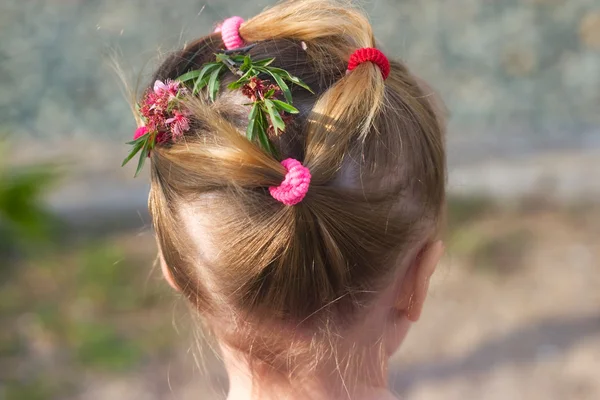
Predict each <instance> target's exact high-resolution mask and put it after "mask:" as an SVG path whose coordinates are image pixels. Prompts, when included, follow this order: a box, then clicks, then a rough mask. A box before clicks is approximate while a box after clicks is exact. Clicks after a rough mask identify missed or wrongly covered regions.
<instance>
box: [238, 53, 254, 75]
mask: <svg viewBox="0 0 600 400" xmlns="http://www.w3.org/2000/svg"><path fill="white" fill-rule="evenodd" d="M250 68H252V59H251V58H250V56H245V57H244V63H243V64H242V66H241V67H240V70H241V71H242V72H246V71H248V70H249V69H250Z"/></svg>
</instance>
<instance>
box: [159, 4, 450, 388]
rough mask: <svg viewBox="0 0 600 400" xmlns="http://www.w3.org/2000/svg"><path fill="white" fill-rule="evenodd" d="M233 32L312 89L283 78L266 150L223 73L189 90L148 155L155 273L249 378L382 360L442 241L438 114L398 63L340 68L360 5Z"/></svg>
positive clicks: (205, 50) (213, 43)
mask: <svg viewBox="0 0 600 400" xmlns="http://www.w3.org/2000/svg"><path fill="white" fill-rule="evenodd" d="M239 35H240V37H241V38H242V39H243V41H244V43H245V45H247V44H252V45H253V47H251V48H250V49H249V50H248V51H247V54H248V55H249V56H251V58H252V59H253V60H261V59H267V58H274V62H273V64H272V65H273V66H275V67H278V68H281V69H284V70H286V71H288V72H289V73H290V74H291V75H293V76H296V77H299V78H300V79H301V80H302V81H304V82H305V83H306V84H307V85H308V86H309V87H310V88H311V89H312V91H313V92H314V93H311V92H309V91H307V90H306V89H304V88H302V87H301V86H298V85H291V86H290V88H291V90H292V95H293V105H294V106H295V107H296V108H297V109H298V110H299V114H296V115H293V116H291V117H290V116H287V117H286V129H285V132H283V133H280V134H279V135H277V136H275V135H271V136H270V141H271V144H272V145H273V147H275V152H274V154H277V156H273V155H272V154H271V153H269V152H266V151H265V150H264V149H263V148H262V147H261V146H260V145H259V143H257V142H252V141H250V140H248V139H247V138H246V135H245V132H246V129H247V126H248V115H249V113H250V106H248V105H247V103H248V98H247V97H245V96H244V95H243V94H242V93H241V92H240V90H237V89H236V90H232V89H228V88H227V85H228V84H229V83H231V82H233V81H235V80H236V79H237V78H238V76H236V75H235V74H234V73H229V72H227V73H226V74H225V75H224V77H223V80H222V82H221V87H220V90H219V92H218V93H219V94H218V96H217V98H216V100H215V101H214V102H213V101H211V100H210V99H209V98H208V95H207V94H206V93H205V91H201V92H200V93H199V94H198V95H196V96H194V98H193V99H188V100H186V101H187V107H188V109H189V110H190V112H191V114H190V115H189V125H190V127H189V129H188V130H187V131H186V132H185V133H184V137H183V140H178V141H176V142H173V143H168V144H164V145H157V146H156V147H155V148H154V149H153V150H152V152H151V154H150V159H151V177H152V178H151V179H152V185H151V193H150V211H151V214H152V217H153V223H154V227H155V229H156V235H157V240H158V244H159V247H160V249H161V255H162V260H163V267H164V271H165V275H166V276H167V278H168V279H169V280H170V281H171V282H172V284H173V286H174V287H176V288H177V290H179V291H180V292H181V293H182V294H183V295H184V296H185V297H186V298H187V299H188V300H189V302H190V303H191V304H192V305H193V307H194V308H195V309H196V310H197V311H198V313H199V315H200V316H201V317H202V319H203V321H204V322H205V324H206V325H207V327H209V328H210V329H211V330H212V331H213V332H214V335H215V337H216V338H217V339H218V341H219V343H220V345H221V347H222V348H223V349H224V351H225V352H226V353H227V354H235V355H236V358H238V359H240V358H242V359H243V360H244V363H247V365H249V366H251V370H252V373H253V374H254V377H255V378H258V377H260V376H266V375H269V376H271V377H273V376H278V377H280V378H282V379H281V380H280V382H287V383H291V382H294V381H298V382H299V381H301V380H302V379H303V378H306V377H308V376H311V374H313V375H314V374H315V373H316V374H321V375H320V376H328V375H327V371H329V372H331V371H330V370H331V368H332V366H335V368H336V370H337V371H338V372H336V374H338V375H339V376H340V377H342V378H344V379H347V378H350V375H352V374H355V375H356V374H358V372H357V371H359V370H360V368H362V367H364V366H365V365H367V364H369V363H370V364H369V365H371V364H374V365H376V366H377V367H378V368H381V366H384V365H385V360H386V359H387V357H388V356H389V355H390V354H391V352H393V351H394V350H395V348H396V347H397V345H398V344H399V341H400V339H401V337H402V336H403V333H404V331H405V330H406V322H407V321H408V320H415V319H416V318H418V314H419V312H420V307H421V305H422V302H423V300H424V296H425V293H426V284H427V280H428V278H429V276H430V275H431V273H432V272H433V267H434V266H435V264H436V263H437V259H439V256H440V251H441V250H440V245H439V244H437V243H436V242H435V239H436V234H437V230H438V226H439V221H440V219H441V216H442V213H443V205H444V195H445V171H446V170H445V154H444V126H443V121H442V119H441V117H440V114H439V113H438V111H437V109H436V107H435V105H434V102H433V100H432V99H433V96H432V93H431V92H430V91H429V90H428V89H427V88H426V87H425V86H424V85H423V84H422V82H420V81H419V80H418V79H417V78H416V77H415V76H414V75H413V74H412V73H411V72H409V70H408V69H407V67H406V66H405V65H404V64H403V63H401V62H399V61H394V60H390V64H391V69H390V72H389V76H388V77H387V79H384V76H383V75H384V74H382V70H381V69H380V67H378V66H377V65H376V64H374V63H372V62H364V63H361V64H360V65H358V66H356V68H354V69H353V70H352V71H350V72H347V69H348V62H349V59H350V57H351V55H352V54H353V53H354V52H355V51H356V50H357V49H359V48H364V47H376V43H375V38H374V36H373V32H372V28H371V26H370V24H369V22H368V20H367V19H366V18H365V16H364V15H363V14H362V13H361V12H360V11H358V10H356V9H354V8H352V7H349V6H348V5H345V4H342V3H339V2H336V1H333V0H304V1H289V2H284V3H281V4H278V5H276V6H274V7H273V8H270V9H268V10H266V11H264V12H262V13H261V14H259V15H258V16H256V17H254V18H252V19H250V20H248V21H246V22H245V23H243V24H242V25H241V27H240V28H239ZM224 48H225V44H224V42H223V36H222V34H221V33H220V32H216V33H213V34H211V35H209V36H206V37H203V38H201V39H199V40H197V41H195V42H193V43H191V44H189V45H187V46H186V47H185V48H184V49H182V50H180V51H177V52H174V53H173V54H172V55H171V56H170V57H168V59H167V60H166V61H165V62H164V63H163V64H162V65H161V66H160V68H159V69H158V71H157V72H156V74H155V79H154V80H161V81H167V80H169V79H172V80H175V79H177V78H178V77H179V76H181V75H182V74H184V73H187V72H189V71H193V70H198V69H200V68H202V66H203V65H204V64H206V63H208V62H213V61H214V60H215V54H216V53H222V51H223V49H224ZM154 80H153V82H154ZM286 158H294V159H296V160H299V161H300V162H302V164H303V165H304V166H305V167H307V168H308V170H309V171H310V174H311V176H312V178H311V182H310V186H309V189H308V192H307V194H306V196H305V197H304V198H303V199H302V201H301V202H299V203H298V204H296V205H293V206H289V205H285V204H282V203H281V202H279V201H277V200H275V199H274V198H273V197H272V196H271V194H270V192H269V187H272V186H277V185H279V184H280V183H281V182H282V181H283V180H284V176H285V174H286V169H285V168H284V167H283V166H282V165H281V163H280V161H281V160H283V159H286ZM226 359H227V356H226ZM322 373H325V374H322ZM355 378H357V379H363V378H364V379H367V378H368V377H364V376H363V377H362V378H358V377H356V376H355Z"/></svg>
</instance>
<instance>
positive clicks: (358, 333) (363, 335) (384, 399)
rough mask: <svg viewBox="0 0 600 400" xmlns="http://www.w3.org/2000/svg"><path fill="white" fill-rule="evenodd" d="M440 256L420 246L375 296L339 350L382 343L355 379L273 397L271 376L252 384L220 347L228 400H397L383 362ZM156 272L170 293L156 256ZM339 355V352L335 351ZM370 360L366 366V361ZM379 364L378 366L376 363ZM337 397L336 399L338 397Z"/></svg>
mask: <svg viewBox="0 0 600 400" xmlns="http://www.w3.org/2000/svg"><path fill="white" fill-rule="evenodd" d="M443 253H444V245H443V243H442V242H441V241H435V242H431V243H429V244H426V245H423V246H422V247H421V248H420V250H419V251H418V252H416V254H412V255H411V256H410V257H409V260H411V261H409V263H410V265H409V266H408V268H407V269H406V268H398V270H399V271H400V270H401V271H405V272H404V273H402V274H398V276H397V277H396V278H395V280H394V281H393V282H392V283H391V284H390V285H389V286H388V287H387V288H386V289H384V290H382V292H381V293H380V295H379V296H378V299H377V301H375V302H374V304H373V305H372V306H371V307H372V308H371V309H370V310H368V312H367V313H365V315H367V317H365V319H364V320H363V321H361V323H358V324H356V326H355V327H353V328H351V329H350V330H349V331H348V332H347V335H345V338H344V340H346V341H347V343H346V344H345V345H343V347H345V348H353V346H356V345H357V344H358V345H359V346H362V348H376V347H377V348H380V347H378V346H379V345H381V344H383V348H384V349H385V355H386V356H387V358H386V359H385V360H383V361H382V360H381V357H380V353H377V352H373V354H372V355H369V354H368V352H367V356H366V359H364V360H363V362H362V363H361V365H359V366H357V367H356V370H355V371H352V372H353V376H356V377H357V379H356V380H355V381H354V382H352V383H350V382H343V384H342V383H341V382H340V379H339V375H336V374H324V373H322V372H321V373H318V372H315V374H314V376H312V377H309V378H308V379H306V380H303V381H302V383H301V386H298V385H296V386H294V387H291V386H289V385H288V386H287V388H286V386H278V389H277V393H276V394H274V393H273V392H274V389H273V381H274V380H273V377H269V376H262V377H260V378H256V377H255V378H254V379H252V374H251V370H250V368H249V365H248V364H247V362H246V361H245V358H244V357H242V356H241V355H240V354H237V353H236V352H235V351H234V350H233V349H231V348H228V347H227V346H225V345H223V344H221V346H220V347H221V352H222V357H223V361H224V364H225V367H226V369H227V372H228V375H229V382H230V388H229V393H228V396H227V400H252V399H262V400H271V399H273V400H275V399H278V400H300V399H302V400H306V399H307V398H309V399H312V400H338V399H339V400H342V399H343V400H393V399H397V397H395V396H394V395H393V394H392V392H391V391H390V390H389V389H388V385H387V370H388V365H387V364H388V359H389V357H391V356H392V355H393V354H394V353H395V352H396V351H397V350H398V348H399V347H400V345H401V344H402V342H403V341H404V338H405V337H406V335H407V333H408V331H409V329H410V327H411V325H412V324H413V323H415V322H417V321H418V320H419V318H420V316H421V313H422V311H423V305H424V303H425V299H426V297H427V291H428V289H429V281H430V278H431V276H432V275H433V272H434V271H435V268H436V266H437V264H438V262H439V260H440V258H441V257H442V255H443ZM161 269H162V271H163V274H164V276H165V279H166V280H167V282H168V283H169V284H170V285H171V286H172V287H173V288H175V289H177V288H176V286H175V284H174V282H173V279H172V277H171V276H170V273H169V270H168V268H166V265H165V263H164V260H163V258H162V257H161ZM340 351H344V350H340ZM369 357H371V361H369ZM382 363H383V364H384V365H381V364H382ZM323 370H330V371H335V370H336V366H335V365H330V366H327V365H325V366H324V367H323V369H321V370H320V371H323ZM340 393H341V394H340Z"/></svg>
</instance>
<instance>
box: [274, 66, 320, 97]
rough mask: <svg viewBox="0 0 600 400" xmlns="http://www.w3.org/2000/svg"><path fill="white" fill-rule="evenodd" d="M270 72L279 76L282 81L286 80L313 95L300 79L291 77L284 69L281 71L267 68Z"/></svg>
mask: <svg viewBox="0 0 600 400" xmlns="http://www.w3.org/2000/svg"><path fill="white" fill-rule="evenodd" d="M268 69H269V70H270V71H272V72H273V73H275V74H278V75H281V76H283V77H284V79H287V80H288V81H290V82H292V83H294V84H296V85H298V86H300V87H302V88H304V89H306V90H308V91H309V92H311V93H313V94H314V92H313V91H312V89H311V88H310V87H309V86H308V85H307V84H306V83H304V82H303V81H302V80H301V79H300V78H298V77H297V76H293V75H292V74H290V73H289V72H287V71H286V70H285V69H281V68H275V67H269V68H268Z"/></svg>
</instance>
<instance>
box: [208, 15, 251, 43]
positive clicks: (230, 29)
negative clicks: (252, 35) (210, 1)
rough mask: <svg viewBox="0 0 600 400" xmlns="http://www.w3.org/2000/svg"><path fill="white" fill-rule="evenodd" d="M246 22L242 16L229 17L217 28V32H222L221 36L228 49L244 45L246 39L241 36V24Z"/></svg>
mask: <svg viewBox="0 0 600 400" xmlns="http://www.w3.org/2000/svg"><path fill="white" fill-rule="evenodd" d="M243 23H244V19H243V18H242V17H231V18H227V19H226V20H225V21H223V23H222V24H221V25H220V26H218V27H217V29H215V32H221V38H223V43H224V44H225V48H226V49H227V50H234V49H238V48H240V47H242V46H243V45H244V39H242V37H241V36H240V26H242V24H243Z"/></svg>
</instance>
